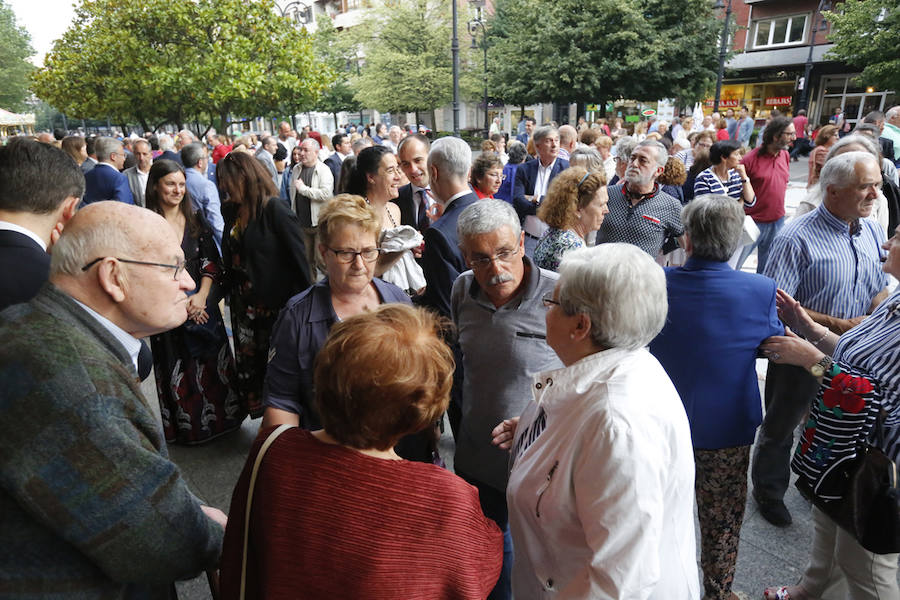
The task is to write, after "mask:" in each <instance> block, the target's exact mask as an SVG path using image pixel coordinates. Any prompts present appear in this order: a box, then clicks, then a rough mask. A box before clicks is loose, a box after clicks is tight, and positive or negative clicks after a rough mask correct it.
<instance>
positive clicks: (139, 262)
mask: <svg viewBox="0 0 900 600" xmlns="http://www.w3.org/2000/svg"><path fill="white" fill-rule="evenodd" d="M104 258H107V257H106V256H101V257H99V258H95V259H94V260H92V261H91V262H89V263H88V264H86V265H84V266H83V267H81V270H82V271H87V270H88V269H90V268H91V267H93V266H94V265H96V264H97V263H98V262H100V261H101V260H103V259H104ZM112 258H115V259H116V260H117V261H119V262H123V263H130V264H132V265H148V266H151V267H166V268H167V269H175V277H173V279H175V280H177V279H178V276H179V275H181V273H182V271H184V268H185V266H187V261H186V260H182V261H180V262H179V263H178V264H177V265H167V264H165V263H156V262H146V261H143V260H131V259H128V258H118V257H115V256H114V257H112Z"/></svg>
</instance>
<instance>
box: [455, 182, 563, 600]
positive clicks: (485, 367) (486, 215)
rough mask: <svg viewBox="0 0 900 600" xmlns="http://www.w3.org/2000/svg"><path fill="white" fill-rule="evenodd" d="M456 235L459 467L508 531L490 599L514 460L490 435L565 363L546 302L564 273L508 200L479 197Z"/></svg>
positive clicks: (503, 588)
mask: <svg viewBox="0 0 900 600" xmlns="http://www.w3.org/2000/svg"><path fill="white" fill-rule="evenodd" d="M457 233H458V236H459V242H460V248H461V249H462V252H463V255H464V257H465V260H466V264H467V265H468V267H469V268H470V269H471V270H470V271H466V272H465V273H463V274H461V275H460V276H459V279H457V280H456V283H454V285H453V294H452V296H451V315H452V318H453V322H454V323H455V324H456V326H457V329H458V330H459V345H460V348H461V350H462V366H463V369H462V370H463V378H464V379H463V384H462V419H461V421H460V426H459V432H458V434H457V436H456V455H455V457H454V465H455V469H456V472H457V474H459V475H460V476H461V477H463V478H464V479H466V480H467V481H469V483H471V484H472V485H474V486H476V487H477V488H478V491H479V497H480V500H481V507H482V510H483V511H484V514H485V515H486V516H487V517H489V518H491V519H494V520H495V521H496V522H497V525H498V526H499V527H500V529H502V530H503V532H504V548H503V549H504V555H503V571H502V572H501V574H500V580H499V581H498V582H497V586H496V587H495V589H494V592H493V593H492V594H491V597H492V598H509V597H510V596H511V589H510V571H509V569H510V568H511V565H512V539H511V537H510V534H509V525H508V511H507V507H506V482H507V476H508V473H507V471H508V461H509V455H508V453H507V452H506V451H505V450H501V449H500V448H498V447H496V446H494V445H492V444H491V430H492V429H493V427H494V425H496V424H497V423H499V422H500V421H503V420H504V419H510V418H513V417H517V416H519V414H521V413H522V411H523V410H524V408H525V405H526V404H527V403H528V401H529V400H530V398H531V394H530V391H529V390H530V388H531V376H530V374H531V373H536V372H538V371H543V370H546V369H553V368H557V367H561V366H562V364H561V363H560V362H559V359H558V358H557V357H556V355H555V354H554V352H553V350H551V349H550V347H549V346H548V345H547V334H546V326H545V324H544V314H545V312H546V311H545V309H544V306H543V302H542V300H541V299H542V298H543V296H544V295H545V294H552V293H553V287H554V286H555V285H556V281H557V279H558V276H557V274H556V273H553V272H551V271H545V270H543V269H540V268H538V267H537V266H536V265H535V264H534V262H532V260H531V259H530V258H528V256H526V255H525V236H524V233H523V232H522V229H521V227H520V225H519V218H518V216H517V215H516V212H515V211H514V210H513V209H512V207H511V206H510V205H509V204H508V203H507V202H504V201H503V200H481V201H479V202H476V203H475V204H472V205H471V206H469V207H468V208H466V209H465V210H464V211H463V212H462V213H461V214H460V215H459V219H458V221H457Z"/></svg>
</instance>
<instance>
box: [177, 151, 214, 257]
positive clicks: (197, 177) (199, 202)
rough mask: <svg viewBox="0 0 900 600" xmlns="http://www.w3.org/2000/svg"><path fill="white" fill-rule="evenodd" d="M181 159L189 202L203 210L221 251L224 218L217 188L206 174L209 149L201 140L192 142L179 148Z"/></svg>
mask: <svg viewBox="0 0 900 600" xmlns="http://www.w3.org/2000/svg"><path fill="white" fill-rule="evenodd" d="M181 160H182V162H183V163H184V178H185V187H187V191H188V194H190V196H191V202H192V203H193V205H194V208H195V209H197V210H199V211H202V212H203V216H204V217H205V218H206V222H207V223H209V226H210V227H211V228H212V231H213V239H214V240H215V242H216V247H217V248H218V249H219V252H222V232H223V230H224V229H225V219H224V218H223V217H222V203H221V201H220V198H219V190H218V189H217V188H216V184H214V183H213V182H212V181H210V180H209V177H207V176H206V169H207V167H208V166H209V151H208V150H207V149H206V146H205V145H203V144H202V143H201V142H192V143H190V144H188V145H187V146H185V147H184V148H182V149H181Z"/></svg>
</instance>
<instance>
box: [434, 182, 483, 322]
mask: <svg viewBox="0 0 900 600" xmlns="http://www.w3.org/2000/svg"><path fill="white" fill-rule="evenodd" d="M477 201H478V196H476V195H475V194H473V193H469V194H466V195H465V196H460V197H459V198H457V199H456V200H454V201H453V202H451V203H450V206H448V207H447V209H446V210H445V211H444V214H443V215H441V218H440V219H438V220H437V221H435V222H434V223H432V224H431V227H429V228H428V229H426V230H425V233H424V234H423V236H424V238H425V250H424V252H422V270H423V271H425V293H424V294H423V295H422V298H421V303H422V304H423V305H424V306H427V307H429V308H433V309H434V310H436V311H437V312H438V313H440V314H441V315H443V316H445V317H448V318H449V317H450V292H451V291H452V290H453V282H454V281H456V278H457V277H458V276H459V274H460V273H462V272H463V271H466V270H467V267H466V261H465V259H464V258H463V255H462V251H461V250H460V249H459V237H458V236H457V234H456V221H457V220H458V219H459V214H460V213H461V212H462V211H463V210H464V209H465V208H466V207H467V206H469V205H470V204H474V203H475V202H477Z"/></svg>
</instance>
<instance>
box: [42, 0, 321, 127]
mask: <svg viewBox="0 0 900 600" xmlns="http://www.w3.org/2000/svg"><path fill="white" fill-rule="evenodd" d="M273 6H274V5H273V3H272V0H193V1H191V2H172V1H171V0H130V1H129V2H126V3H123V2H121V1H119V0H82V2H81V4H80V5H79V6H78V7H77V8H76V16H75V20H74V22H73V23H72V25H71V26H70V28H69V29H68V30H67V31H66V32H65V34H63V37H62V38H60V39H59V40H57V41H56V43H55V44H54V46H53V50H52V51H51V52H50V53H49V54H48V55H47V58H46V60H45V67H44V68H43V69H41V70H39V71H38V72H36V73H35V75H34V86H33V87H34V91H35V93H36V94H37V95H38V96H39V97H41V98H42V99H44V100H46V101H47V102H49V103H50V104H52V105H54V106H56V107H58V108H59V109H60V110H62V111H63V112H65V113H66V114H68V115H71V116H74V117H86V118H91V117H95V118H96V117H109V118H111V119H113V120H114V121H116V122H127V121H131V122H134V121H137V122H139V123H141V125H142V126H143V127H144V128H145V129H155V128H156V127H158V126H159V125H161V124H163V123H167V122H170V123H176V124H182V123H186V122H191V121H199V122H202V123H205V124H209V123H211V122H213V121H219V120H221V121H219V122H222V121H224V122H227V121H228V118H229V117H228V116H229V115H235V116H238V117H239V116H256V115H268V114H281V113H282V112H283V111H294V110H300V109H303V108H308V107H310V106H311V105H312V104H313V103H314V102H315V101H316V100H317V98H318V96H319V94H320V93H321V92H322V90H323V89H324V88H325V87H326V86H327V85H328V84H329V83H330V78H331V73H330V72H329V70H328V69H327V68H325V67H323V66H322V65H321V64H319V63H317V62H316V61H315V59H314V57H313V51H312V41H311V38H310V36H309V35H308V34H307V33H306V32H305V31H303V30H297V29H295V28H294V27H293V26H292V25H291V21H290V20H288V19H285V18H282V17H280V16H278V15H277V14H276V13H275V11H274V10H273Z"/></svg>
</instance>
